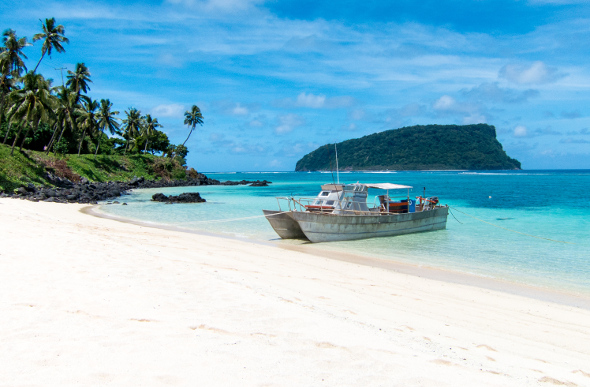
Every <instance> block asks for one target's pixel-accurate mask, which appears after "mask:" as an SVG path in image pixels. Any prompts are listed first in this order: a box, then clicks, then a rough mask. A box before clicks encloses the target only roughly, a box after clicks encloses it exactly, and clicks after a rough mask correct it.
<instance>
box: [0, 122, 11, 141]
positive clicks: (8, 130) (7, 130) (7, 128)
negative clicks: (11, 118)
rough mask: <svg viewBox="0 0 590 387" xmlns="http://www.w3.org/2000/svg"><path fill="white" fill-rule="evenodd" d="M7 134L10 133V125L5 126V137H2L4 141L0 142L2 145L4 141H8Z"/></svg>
mask: <svg viewBox="0 0 590 387" xmlns="http://www.w3.org/2000/svg"><path fill="white" fill-rule="evenodd" d="M9 133H10V123H9V124H8V125H6V135H4V141H2V144H6V140H8V134H9Z"/></svg>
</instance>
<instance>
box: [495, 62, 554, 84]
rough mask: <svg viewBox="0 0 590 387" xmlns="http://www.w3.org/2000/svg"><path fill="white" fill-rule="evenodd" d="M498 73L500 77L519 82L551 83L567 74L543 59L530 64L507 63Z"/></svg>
mask: <svg viewBox="0 0 590 387" xmlns="http://www.w3.org/2000/svg"><path fill="white" fill-rule="evenodd" d="M498 75H499V76H500V78H505V79H507V80H509V81H511V82H514V83H518V84H543V83H550V82H555V81H556V80H558V79H559V78H562V77H564V76H565V75H564V74H561V73H559V71H558V70H557V68H556V67H548V66H547V65H545V63H543V62H541V61H537V62H534V63H532V64H531V65H530V66H526V65H522V64H507V65H505V66H504V67H502V68H501V69H500V72H499V74H498Z"/></svg>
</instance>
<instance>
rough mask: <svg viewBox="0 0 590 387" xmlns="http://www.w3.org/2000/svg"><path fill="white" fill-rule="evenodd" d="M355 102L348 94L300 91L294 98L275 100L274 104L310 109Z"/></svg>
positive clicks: (335, 106) (281, 106) (346, 105)
mask: <svg viewBox="0 0 590 387" xmlns="http://www.w3.org/2000/svg"><path fill="white" fill-rule="evenodd" d="M354 104H355V99H354V98H352V97H349V96H338V97H326V96H325V95H323V94H319V95H315V94H312V93H309V94H307V93H305V92H303V93H301V94H299V95H298V96H297V98H296V99H295V100H293V99H292V98H285V99H282V100H279V101H275V102H274V105H276V106H277V107H280V108H293V107H304V108H311V109H337V108H345V107H350V106H353V105H354Z"/></svg>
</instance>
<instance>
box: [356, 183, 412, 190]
mask: <svg viewBox="0 0 590 387" xmlns="http://www.w3.org/2000/svg"><path fill="white" fill-rule="evenodd" d="M365 185H366V186H367V187H369V188H377V189H385V190H387V189H404V188H406V189H410V188H414V187H412V186H409V185H401V184H392V183H379V184H365Z"/></svg>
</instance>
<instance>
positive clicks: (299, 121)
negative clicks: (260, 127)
mask: <svg viewBox="0 0 590 387" xmlns="http://www.w3.org/2000/svg"><path fill="white" fill-rule="evenodd" d="M278 119H279V125H278V126H277V127H276V128H275V132H276V133H277V134H285V133H289V132H291V131H292V130H293V129H295V128H296V127H298V126H302V125H303V124H305V120H304V119H303V118H301V117H300V116H298V115H297V114H285V115H282V116H280V117H279V118H278Z"/></svg>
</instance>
